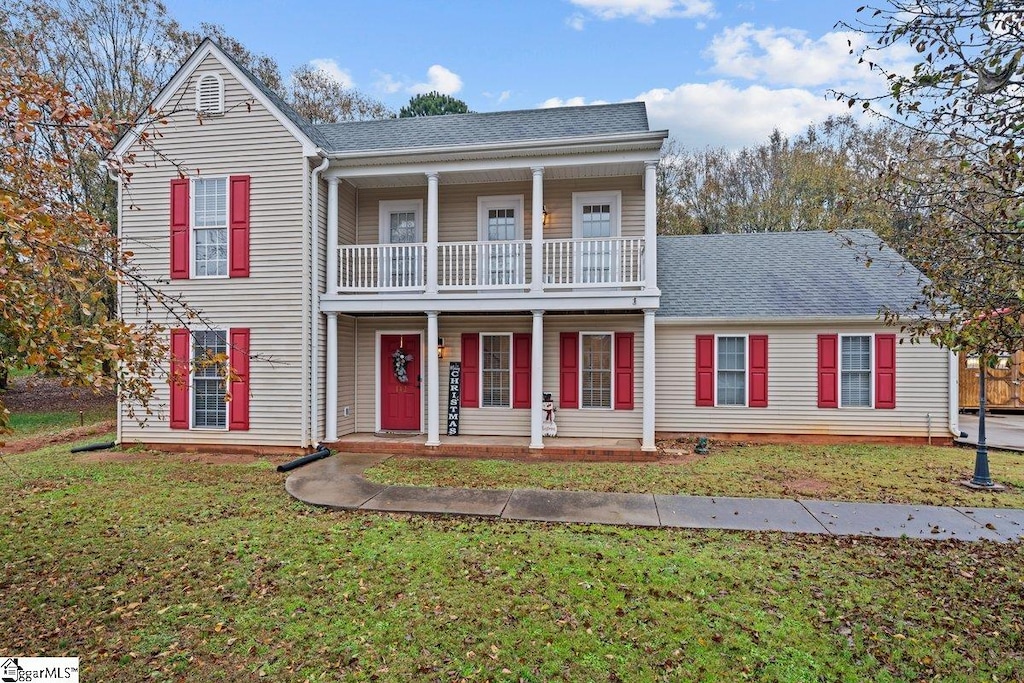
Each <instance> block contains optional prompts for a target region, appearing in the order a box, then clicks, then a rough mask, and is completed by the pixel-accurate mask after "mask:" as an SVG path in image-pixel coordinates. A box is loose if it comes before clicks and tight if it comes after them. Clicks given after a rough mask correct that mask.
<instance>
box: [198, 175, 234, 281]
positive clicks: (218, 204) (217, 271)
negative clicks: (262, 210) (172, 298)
mask: <svg viewBox="0 0 1024 683" xmlns="http://www.w3.org/2000/svg"><path fill="white" fill-rule="evenodd" d="M192 245H193V246H192V262H193V270H192V272H193V273H195V277H227V275H228V179H227V178H224V177H220V178H195V179H193V181H192Z"/></svg>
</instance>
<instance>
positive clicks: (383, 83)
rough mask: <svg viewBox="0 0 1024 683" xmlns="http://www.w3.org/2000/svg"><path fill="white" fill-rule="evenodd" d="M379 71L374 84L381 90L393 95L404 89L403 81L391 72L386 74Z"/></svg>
mask: <svg viewBox="0 0 1024 683" xmlns="http://www.w3.org/2000/svg"><path fill="white" fill-rule="evenodd" d="M376 73H377V80H376V82H374V84H373V86H374V87H375V88H376V89H377V90H379V91H380V92H383V93H387V94H388V95H392V94H394V93H396V92H398V91H399V90H401V89H402V82H401V81H398V80H395V77H394V76H392V75H391V74H385V73H381V72H379V71H378V72H376Z"/></svg>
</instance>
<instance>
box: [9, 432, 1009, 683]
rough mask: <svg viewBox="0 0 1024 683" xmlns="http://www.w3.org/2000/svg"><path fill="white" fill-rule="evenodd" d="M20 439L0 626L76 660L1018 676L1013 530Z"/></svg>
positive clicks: (517, 675)
mask: <svg viewBox="0 0 1024 683" xmlns="http://www.w3.org/2000/svg"><path fill="white" fill-rule="evenodd" d="M7 460H8V461H9V463H10V465H11V466H12V467H13V468H14V470H15V471H16V472H17V473H18V476H17V477H15V476H14V475H12V474H11V473H10V472H9V471H6V470H2V469H0V487H2V489H3V491H4V495H3V496H2V497H0V520H2V524H0V566H2V567H3V571H2V572H0V595H3V596H4V597H3V609H2V610H0V643H3V647H4V649H5V651H6V652H10V653H15V654H21V655H25V656H28V655H32V654H40V655H43V654H45V655H51V656H59V655H69V656H79V657H81V658H82V667H83V680H126V681H136V680H144V679H152V680H185V681H237V680H248V679H252V678H257V677H260V676H263V677H264V679H265V680H272V681H306V680H353V681H361V680H380V681H410V680H445V681H447V680H463V679H464V680H469V681H484V680H491V681H520V680H523V681H616V680H628V681H641V682H642V681H658V680H671V681H676V680H698V681H700V680H706V681H719V680H744V679H748V680H766V681H809V680H821V681H833V680H840V681H863V680H877V681H902V680H918V679H936V678H939V679H947V680H979V679H986V680H991V679H998V680H1019V679H1021V678H1022V677H1024V659H1022V654H1021V653H1022V652H1024V638H1022V631H1024V613H1022V612H1021V610H1019V609H1016V608H1015V606H1018V605H1020V604H1021V603H1022V600H1024V594H1022V593H1024V584H1022V579H1021V572H1020V568H1021V567H1022V566H1024V546H1022V545H1021V544H1005V545H998V544H990V543H976V544H967V543H955V542H923V541H909V540H880V539H856V540H854V539H834V538H819V537H811V536H787V535H782V534H747V533H727V532H712V531H709V532H702V531H687V530H654V529H632V528H623V527H602V526H586V525H545V524H533V523H516V522H506V521H486V520H475V519H467V518H441V517H411V516H404V515H385V514H372V513H343V512H328V511H324V510H320V509H316V508H312V507H309V506H306V505H303V504H301V503H298V502H296V501H294V500H292V499H290V498H289V497H288V496H287V495H286V494H285V492H284V490H283V486H282V480H283V476H282V475H279V474H277V473H276V472H275V471H274V470H273V468H272V466H271V464H270V463H268V462H266V461H260V462H257V463H255V464H249V465H229V464H224V465H202V464H195V463H192V464H188V463H185V462H183V461H182V460H181V459H179V458H175V457H172V456H168V457H163V458H150V459H146V460H144V461H138V462H130V463H128V462H90V461H89V460H88V459H86V458H82V457H79V456H72V455H70V454H68V452H67V446H66V445H65V446H63V447H59V448H58V447H54V448H49V449H44V450H40V451H36V452H34V453H28V454H24V455H16V456H7ZM466 464H468V463H466Z"/></svg>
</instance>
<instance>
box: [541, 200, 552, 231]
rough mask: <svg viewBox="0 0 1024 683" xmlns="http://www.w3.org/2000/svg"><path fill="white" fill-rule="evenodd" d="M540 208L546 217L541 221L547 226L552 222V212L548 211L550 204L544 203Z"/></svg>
mask: <svg viewBox="0 0 1024 683" xmlns="http://www.w3.org/2000/svg"><path fill="white" fill-rule="evenodd" d="M540 210H541V213H543V214H544V219H543V221H541V222H542V223H543V224H544V227H547V225H548V223H550V222H551V214H550V213H548V205H547V204H542V205H541V207H540Z"/></svg>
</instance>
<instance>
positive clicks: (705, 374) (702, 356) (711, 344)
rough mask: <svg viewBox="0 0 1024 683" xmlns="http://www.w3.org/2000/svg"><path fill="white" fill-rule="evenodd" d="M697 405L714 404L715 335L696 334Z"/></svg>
mask: <svg viewBox="0 0 1024 683" xmlns="http://www.w3.org/2000/svg"><path fill="white" fill-rule="evenodd" d="M697 405H699V406H713V405H715V335H713V334H698V335H697Z"/></svg>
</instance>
